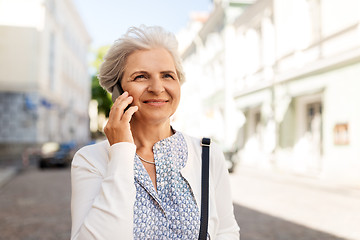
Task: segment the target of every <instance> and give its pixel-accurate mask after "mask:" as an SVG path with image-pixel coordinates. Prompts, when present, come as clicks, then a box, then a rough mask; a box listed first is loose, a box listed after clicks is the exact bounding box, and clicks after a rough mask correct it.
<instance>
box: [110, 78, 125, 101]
mask: <svg viewBox="0 0 360 240" xmlns="http://www.w3.org/2000/svg"><path fill="white" fill-rule="evenodd" d="M123 92H124V90H123V89H122V87H121V85H120V83H119V82H117V83H116V84H115V86H114V90H113V92H112V96H111V99H112V101H113V102H115V101H116V99H117V98H118V97H119V96H120V95H121V94H123Z"/></svg>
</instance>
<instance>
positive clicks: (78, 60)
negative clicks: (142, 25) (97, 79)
mask: <svg viewBox="0 0 360 240" xmlns="http://www.w3.org/2000/svg"><path fill="white" fill-rule="evenodd" d="M0 35H1V38H0V52H1V54H0V111H1V115H0V123H1V127H0V144H1V146H2V149H1V152H2V158H8V157H9V156H10V155H11V156H12V155H14V154H15V155H16V153H17V154H19V153H20V154H21V151H22V150H23V149H24V148H26V147H28V146H33V145H34V144H41V143H44V142H48V141H56V142H60V143H62V142H69V141H74V142H76V143H83V142H87V141H88V139H89V117H88V103H89V100H90V94H91V92H90V83H91V80H90V76H89V73H88V64H87V63H88V60H87V52H88V48H89V44H90V41H91V40H90V37H89V35H88V33H87V31H86V29H85V27H84V24H83V22H82V20H81V19H80V17H79V14H78V13H77V11H76V9H75V6H74V5H73V3H72V1H71V0H64V1H55V0H2V1H0ZM11 149H12V150H11ZM7 155H9V156H7Z"/></svg>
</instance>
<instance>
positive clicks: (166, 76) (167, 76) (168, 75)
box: [164, 74, 174, 79]
mask: <svg viewBox="0 0 360 240" xmlns="http://www.w3.org/2000/svg"><path fill="white" fill-rule="evenodd" d="M164 78H171V79H174V77H173V76H172V75H171V74H165V75H164Z"/></svg>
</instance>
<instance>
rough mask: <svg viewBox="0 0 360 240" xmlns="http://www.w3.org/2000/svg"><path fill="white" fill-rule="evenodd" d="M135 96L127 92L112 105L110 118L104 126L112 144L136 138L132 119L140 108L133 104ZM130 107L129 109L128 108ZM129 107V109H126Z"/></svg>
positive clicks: (132, 141) (132, 140) (131, 140)
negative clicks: (132, 129) (131, 126)
mask: <svg viewBox="0 0 360 240" xmlns="http://www.w3.org/2000/svg"><path fill="white" fill-rule="evenodd" d="M132 101H133V97H132V96H129V94H128V93H127V92H124V93H123V94H121V95H120V97H118V98H117V99H116V100H115V102H114V104H113V106H112V107H111V110H110V114H109V120H108V122H107V124H106V126H105V128H104V132H105V135H106V137H107V139H108V140H109V143H110V145H113V144H114V143H118V142H131V143H134V139H133V136H132V133H131V130H130V120H131V118H132V116H133V114H134V113H135V112H136V111H137V110H138V107H137V106H131V105H130V104H131V103H132ZM127 108H128V109H127ZM126 109H127V110H126Z"/></svg>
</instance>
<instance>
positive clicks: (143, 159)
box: [136, 154, 155, 165]
mask: <svg viewBox="0 0 360 240" xmlns="http://www.w3.org/2000/svg"><path fill="white" fill-rule="evenodd" d="M136 155H137V156H138V157H139V159H140V160H141V161H143V162H146V163H150V164H154V165H155V162H150V161H147V160H145V159H143V158H142V157H140V156H139V154H136Z"/></svg>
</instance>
